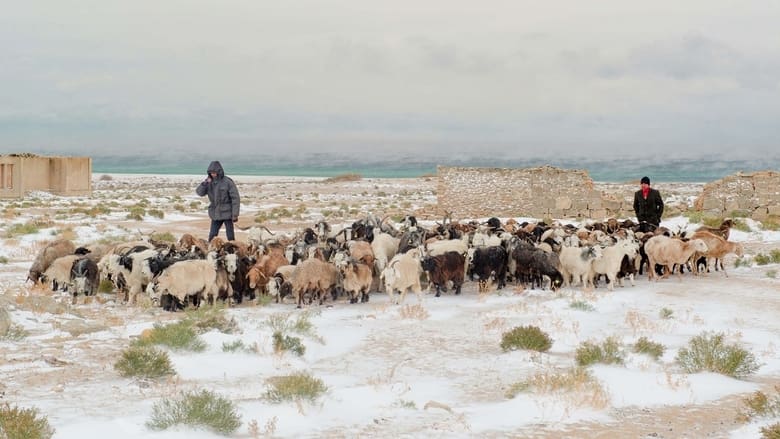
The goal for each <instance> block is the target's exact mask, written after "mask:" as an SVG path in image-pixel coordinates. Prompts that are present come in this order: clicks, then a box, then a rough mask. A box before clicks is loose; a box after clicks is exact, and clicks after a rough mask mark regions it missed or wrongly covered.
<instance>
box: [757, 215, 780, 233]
mask: <svg viewBox="0 0 780 439" xmlns="http://www.w3.org/2000/svg"><path fill="white" fill-rule="evenodd" d="M761 228H762V229H764V230H771V231H778V230H780V222H778V221H777V219H776V218H770V219H767V220H764V221H762V222H761Z"/></svg>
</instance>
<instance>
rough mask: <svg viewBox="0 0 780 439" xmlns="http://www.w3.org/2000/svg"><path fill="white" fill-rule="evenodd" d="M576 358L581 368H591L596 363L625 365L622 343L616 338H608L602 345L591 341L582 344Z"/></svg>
mask: <svg viewBox="0 0 780 439" xmlns="http://www.w3.org/2000/svg"><path fill="white" fill-rule="evenodd" d="M574 358H575V360H576V361H577V365H579V366H589V365H591V364H594V363H604V364H623V353H622V352H621V351H620V341H618V339H617V338H615V337H607V338H606V339H605V340H604V341H603V342H601V344H597V343H593V342H589V341H585V342H582V343H580V346H579V347H578V348H577V351H576V352H575V354H574Z"/></svg>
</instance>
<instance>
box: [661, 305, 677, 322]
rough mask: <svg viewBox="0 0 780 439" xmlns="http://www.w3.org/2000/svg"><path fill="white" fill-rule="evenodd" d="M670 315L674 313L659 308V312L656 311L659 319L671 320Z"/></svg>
mask: <svg viewBox="0 0 780 439" xmlns="http://www.w3.org/2000/svg"><path fill="white" fill-rule="evenodd" d="M672 315H674V311H672V310H671V309H669V308H661V310H660V311H658V317H660V318H662V319H664V320H669V319H671V318H672Z"/></svg>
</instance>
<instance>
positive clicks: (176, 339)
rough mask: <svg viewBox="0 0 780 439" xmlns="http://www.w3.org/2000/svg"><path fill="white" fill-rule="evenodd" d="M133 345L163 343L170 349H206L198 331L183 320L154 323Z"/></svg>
mask: <svg viewBox="0 0 780 439" xmlns="http://www.w3.org/2000/svg"><path fill="white" fill-rule="evenodd" d="M133 345H134V346H150V345H163V346H167V347H169V348H171V349H178V350H186V351H193V352H201V351H204V350H205V349H206V347H207V346H206V342H204V341H203V340H201V339H200V337H198V333H197V332H196V331H195V329H194V328H193V326H192V324H191V323H190V322H186V321H184V320H182V321H180V322H176V323H169V324H167V325H162V324H160V323H155V324H154V328H153V329H152V331H151V332H150V333H149V335H148V336H147V337H145V338H139V339H138V340H135V341H134V342H133Z"/></svg>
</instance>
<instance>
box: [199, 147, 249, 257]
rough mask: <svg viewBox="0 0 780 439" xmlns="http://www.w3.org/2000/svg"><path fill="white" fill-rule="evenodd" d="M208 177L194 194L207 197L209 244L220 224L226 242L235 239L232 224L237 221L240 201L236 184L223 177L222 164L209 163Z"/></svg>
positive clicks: (217, 232) (217, 231)
mask: <svg viewBox="0 0 780 439" xmlns="http://www.w3.org/2000/svg"><path fill="white" fill-rule="evenodd" d="M206 173H207V174H208V177H206V179H205V180H203V182H202V183H201V184H200V185H198V187H197V189H195V193H197V194H198V195H200V196H201V197H202V196H204V195H208V196H209V218H211V230H210V231H209V242H211V239H212V238H214V237H215V236H217V235H218V234H219V229H220V228H221V227H222V224H223V223H224V224H225V234H226V235H227V239H228V241H233V240H235V239H236V235H235V233H234V231H233V223H234V222H236V221H238V212H239V208H240V205H241V199H240V197H239V196H238V189H237V188H236V184H235V183H234V182H233V180H232V179H231V178H230V177H226V176H225V171H224V170H223V169H222V164H221V163H219V162H216V161H214V162H211V164H209V167H208V170H207V171H206Z"/></svg>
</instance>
